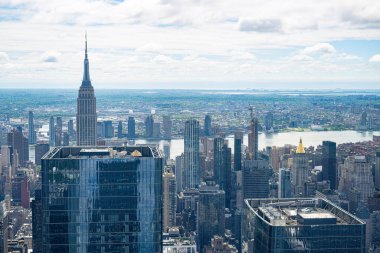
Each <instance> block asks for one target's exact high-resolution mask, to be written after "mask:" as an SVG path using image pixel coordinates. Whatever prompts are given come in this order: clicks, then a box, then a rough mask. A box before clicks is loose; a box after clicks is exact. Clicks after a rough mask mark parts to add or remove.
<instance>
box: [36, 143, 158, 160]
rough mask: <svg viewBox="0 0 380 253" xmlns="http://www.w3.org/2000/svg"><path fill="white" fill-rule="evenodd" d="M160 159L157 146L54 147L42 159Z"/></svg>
mask: <svg viewBox="0 0 380 253" xmlns="http://www.w3.org/2000/svg"><path fill="white" fill-rule="evenodd" d="M128 157H135V158H140V157H141V158H144V157H152V158H162V157H163V156H162V153H161V151H160V150H159V149H158V147H157V146H154V145H152V146H149V145H141V146H140V145H139V146H127V147H56V148H54V149H52V150H50V151H49V152H48V153H47V154H46V155H45V156H44V157H43V158H42V159H45V160H46V159H88V158H100V159H112V158H114V159H117V158H128Z"/></svg>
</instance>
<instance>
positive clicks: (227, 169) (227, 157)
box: [223, 142, 232, 208]
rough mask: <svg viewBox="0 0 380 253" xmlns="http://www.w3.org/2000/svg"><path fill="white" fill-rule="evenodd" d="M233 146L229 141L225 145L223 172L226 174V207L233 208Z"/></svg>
mask: <svg viewBox="0 0 380 253" xmlns="http://www.w3.org/2000/svg"><path fill="white" fill-rule="evenodd" d="M231 156H232V155H231V148H229V147H228V142H225V143H224V145H223V172H224V173H223V174H224V180H223V181H224V188H223V190H224V192H225V194H226V204H225V206H226V208H231V197H232V168H231Z"/></svg>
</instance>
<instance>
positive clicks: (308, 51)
mask: <svg viewBox="0 0 380 253" xmlns="http://www.w3.org/2000/svg"><path fill="white" fill-rule="evenodd" d="M334 53H336V49H335V47H333V46H332V45H331V44H329V43H318V44H316V45H313V46H311V47H306V48H304V49H302V50H301V51H300V54H303V55H315V54H321V55H324V54H334Z"/></svg>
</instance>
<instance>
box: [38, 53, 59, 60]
mask: <svg viewBox="0 0 380 253" xmlns="http://www.w3.org/2000/svg"><path fill="white" fill-rule="evenodd" d="M60 55H61V54H60V53H59V52H56V51H47V52H44V53H43V54H42V55H41V61H42V62H58V58H59V56H60Z"/></svg>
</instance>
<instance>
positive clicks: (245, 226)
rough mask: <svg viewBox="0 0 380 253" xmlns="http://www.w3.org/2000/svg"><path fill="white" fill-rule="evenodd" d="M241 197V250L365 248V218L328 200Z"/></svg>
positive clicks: (338, 251) (341, 252)
mask: <svg viewBox="0 0 380 253" xmlns="http://www.w3.org/2000/svg"><path fill="white" fill-rule="evenodd" d="M244 201H245V208H244V217H243V220H242V231H243V234H242V242H243V248H244V251H243V252H248V253H252V252H255V253H256V252H260V253H276V252H289V253H300V252H311V253H316V252H324V253H347V252H351V253H364V252H365V241H366V240H365V234H366V225H365V222H363V221H361V220H360V219H358V218H356V217H355V216H354V215H352V214H350V213H348V212H347V211H345V210H343V209H341V208H340V207H338V206H336V205H335V204H333V203H331V202H330V201H328V200H325V199H322V198H295V199H292V198H288V199H245V200H244Z"/></svg>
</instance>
